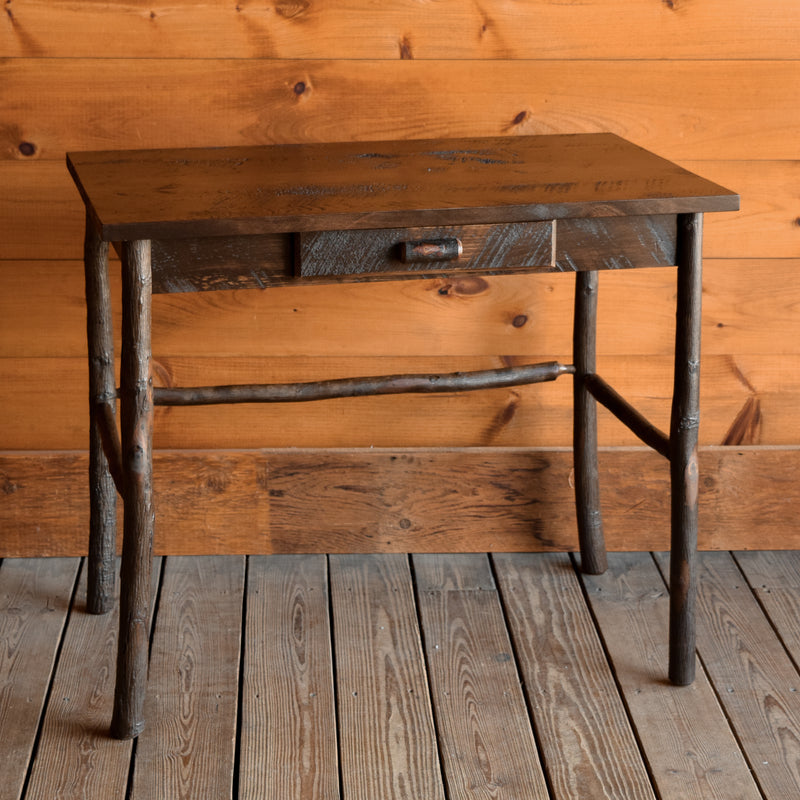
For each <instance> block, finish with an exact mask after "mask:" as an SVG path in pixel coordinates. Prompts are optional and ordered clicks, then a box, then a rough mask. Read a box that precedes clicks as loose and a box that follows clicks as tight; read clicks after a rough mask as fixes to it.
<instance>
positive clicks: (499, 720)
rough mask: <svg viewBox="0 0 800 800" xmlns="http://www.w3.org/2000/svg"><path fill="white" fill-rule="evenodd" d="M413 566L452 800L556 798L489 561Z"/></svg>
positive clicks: (425, 560) (425, 558)
mask: <svg viewBox="0 0 800 800" xmlns="http://www.w3.org/2000/svg"><path fill="white" fill-rule="evenodd" d="M413 565H414V575H415V579H416V581H417V594H418V598H419V599H418V602H419V612H420V621H421V623H422V629H423V634H424V642H425V654H426V657H427V664H428V675H429V680H430V686H431V696H432V699H433V708H434V713H435V716H436V722H437V725H436V729H437V735H438V737H439V739H440V740H444V741H446V742H447V743H448V747H446V748H442V749H441V758H442V770H443V772H444V777H445V782H446V784H447V796H448V798H450V800H477V798H484V797H492V798H497V800H512V799H516V798H520V797H525V798H530V800H535V799H539V800H548V797H549V795H548V791H547V784H546V783H545V779H544V774H543V772H542V767H541V765H540V763H539V754H538V752H537V749H536V741H535V739H534V737H533V732H532V730H531V724H530V720H529V719H528V712H527V709H526V707H525V698H524V696H523V693H522V689H521V687H520V677H519V674H518V672H517V667H516V664H515V661H514V655H513V650H512V647H511V641H510V640H509V638H508V632H507V631H506V627H505V619H504V616H503V610H502V607H501V605H500V599H499V596H498V592H497V590H496V589H495V588H494V582H493V579H492V575H491V571H490V568H489V561H488V558H487V557H486V555H484V554H475V555H450V556H442V555H417V556H414V560H413ZM454 584H455V586H454ZM456 587H457V588H456Z"/></svg>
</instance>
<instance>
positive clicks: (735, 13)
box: [0, 0, 798, 60]
mask: <svg viewBox="0 0 800 800" xmlns="http://www.w3.org/2000/svg"><path fill="white" fill-rule="evenodd" d="M615 8H616V9H617V11H618V13H616V14H609V13H608V3H605V2H602V0H591V1H590V2H587V0H581V2H576V1H575V0H571V1H570V2H560V3H550V2H546V0H525V2H519V3H515V4H514V6H513V8H510V7H509V6H508V5H507V4H506V3H504V2H502V0H487V1H486V2H483V3H481V5H480V6H479V7H478V6H470V5H464V4H463V3H459V2H458V0H446V2H438V3H436V4H435V5H432V6H430V5H422V6H421V5H418V4H416V3H403V4H400V5H397V6H388V7H380V8H377V7H376V6H374V5H373V4H372V3H370V2H367V0H359V2H352V3H348V4H347V6H345V7H341V6H340V5H338V4H336V3H335V2H331V0H316V1H315V2H294V1H293V0H281V2H277V3H274V4H272V5H256V4H252V5H251V4H247V5H244V4H242V5H239V6H231V5H230V4H228V3H225V2H222V0H215V2H206V3H198V2H196V0H181V2H171V3H170V4H169V5H164V4H162V3H144V2H141V1H140V0H137V2H132V3H126V4H125V5H124V6H122V5H108V6H104V7H102V9H101V10H98V9H97V7H96V5H95V4H94V3H92V2H89V0H83V2H77V3H70V4H69V6H66V5H64V4H61V3H56V4H50V3H47V2H46V0H38V2H37V0H28V1H27V2H21V0H17V2H14V3H13V5H10V6H9V10H8V12H7V13H8V14H9V16H10V18H11V20H12V22H13V24H11V25H7V26H5V27H4V28H2V29H0V48H2V51H3V52H4V53H7V54H8V55H9V56H17V57H19V56H39V57H41V56H58V57H62V58H63V57H66V58H74V57H87V56H88V57H94V56H97V55H104V56H126V57H132V58H153V57H162V56H163V54H164V52H165V50H167V49H169V52H170V54H171V55H172V57H174V58H192V57H201V58H205V57H207V56H208V54H209V53H210V52H213V53H214V55H215V56H227V57H231V58H256V57H269V58H276V59H282V58H334V59H348V58H380V59H403V60H408V59H430V58H452V59H469V58H478V59H505V58H513V59H516V58H525V59H539V58H549V57H558V58H592V59H606V58H620V57H621V58H632V59H651V58H663V59H686V58H704V59H718V58H737V59H760V58H761V59H763V58H769V59H775V58H787V59H791V58H794V57H795V54H796V48H795V45H796V43H797V36H798V27H797V24H796V19H795V17H794V15H793V14H792V13H791V12H792V11H793V10H794V6H793V5H792V3H791V0H765V2H762V3H760V4H759V7H758V12H757V13H756V12H755V11H754V9H753V6H752V4H750V3H747V2H746V1H745V0H732V1H729V2H724V0H709V2H705V3H702V4H699V5H698V4H692V5H687V6H683V5H678V4H675V5H672V6H670V5H663V6H661V5H658V4H656V3H651V2H646V1H645V0H617V2H616V3H615ZM444 33H446V34H447V35H443V34H444Z"/></svg>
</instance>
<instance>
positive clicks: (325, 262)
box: [295, 221, 555, 278]
mask: <svg viewBox="0 0 800 800" xmlns="http://www.w3.org/2000/svg"><path fill="white" fill-rule="evenodd" d="M553 227H554V226H553V223H552V222H551V221H547V222H517V223H507V224H499V225H497V224H495V225H463V226H442V227H437V228H380V229H376V230H345V231H314V232H310V233H299V234H297V236H296V239H295V244H296V249H295V274H296V275H298V276H300V277H303V278H310V277H322V276H328V277H336V276H347V275H351V276H357V275H361V276H364V277H367V276H370V275H374V276H379V275H380V276H387V277H388V276H390V275H392V274H405V275H408V274H409V273H420V274H430V275H435V274H437V273H456V272H463V271H470V270H476V271H480V272H483V273H493V272H503V271H504V270H513V269H515V268H517V269H519V268H527V269H548V268H551V267H552V266H553V263H554V248H555V242H554V237H553Z"/></svg>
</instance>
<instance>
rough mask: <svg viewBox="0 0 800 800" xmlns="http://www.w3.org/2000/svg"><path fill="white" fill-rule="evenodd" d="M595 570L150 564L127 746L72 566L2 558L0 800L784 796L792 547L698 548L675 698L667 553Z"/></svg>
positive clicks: (444, 563) (793, 793)
mask: <svg viewBox="0 0 800 800" xmlns="http://www.w3.org/2000/svg"><path fill="white" fill-rule="evenodd" d="M609 561H610V567H609V570H608V572H607V573H606V574H605V575H601V576H583V575H581V574H580V573H579V571H578V570H577V569H576V565H575V561H574V559H573V558H572V557H570V556H569V555H568V554H545V553H535V554H494V555H487V554H462V555H457V556H454V555H448V556H437V555H430V554H425V555H414V556H406V555H402V554H389V555H342V554H336V555H330V556H324V555H312V556H251V557H249V558H245V557H242V556H232V557H229V556H226V557H218V556H214V557H188V556H182V557H168V558H165V559H164V560H163V562H159V563H158V565H157V568H156V569H155V570H154V573H153V597H154V604H153V608H154V612H153V620H152V645H151V657H150V679H149V680H150V683H149V687H148V701H147V706H146V713H147V727H146V729H145V732H144V733H143V734H142V735H141V736H140V737H139V739H138V740H137V741H136V743H132V742H117V741H114V740H112V739H110V738H109V737H108V734H107V731H108V726H109V723H110V719H111V709H112V699H113V681H114V662H115V652H116V639H117V633H116V631H117V618H116V613H112V614H108V615H105V616H93V615H89V614H88V613H86V603H85V591H86V590H85V582H84V577H83V573H84V571H85V570H84V569H83V568H82V565H81V561H80V560H79V559H19V560H14V559H6V560H5V561H3V562H2V563H0V725H1V726H2V727H0V764H2V766H3V770H2V780H0V800H54V798H58V800H65V799H68V798H75V799H76V800H78V799H81V800H145V799H149V798H159V800H182V799H183V798H192V799H193V800H194V798H213V799H214V800H225V798H231V800H256V798H259V799H260V798H280V800H339V798H342V800H412V799H413V800H478V799H479V798H480V800H512V798H513V799H514V800H578V798H580V800H584V799H585V798H591V799H592V800H611V798H615V800H616V798H625V800H686V799H687V798H691V799H692V800H787V799H788V798H793V797H800V676H799V675H798V664H800V551H798V552H794V551H791V552H786V551H782V552H737V553H703V554H701V557H700V590H699V595H698V604H697V609H698V634H699V635H698V676H697V680H696V682H695V683H694V685H693V686H691V687H683V688H676V687H673V686H671V685H669V684H668V682H667V681H666V666H667V617H668V604H669V599H668V594H667V589H666V585H665V582H664V579H663V570H664V568H665V567H666V566H667V559H666V557H665V556H664V555H663V554H650V553H612V554H610V558H609ZM162 567H163V568H162ZM660 570H661V571H660Z"/></svg>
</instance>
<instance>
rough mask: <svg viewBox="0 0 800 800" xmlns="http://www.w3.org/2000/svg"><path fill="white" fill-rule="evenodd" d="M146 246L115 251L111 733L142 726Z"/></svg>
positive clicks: (148, 445) (147, 488) (149, 422)
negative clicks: (118, 485)
mask: <svg viewBox="0 0 800 800" xmlns="http://www.w3.org/2000/svg"><path fill="white" fill-rule="evenodd" d="M150 300H151V274H150V242H149V241H135V242H125V243H124V245H123V251H122V375H121V398H120V402H121V407H120V411H121V417H122V437H121V438H122V472H123V495H124V502H125V516H124V532H123V547H122V572H121V578H120V581H121V587H120V628H119V651H118V655H117V685H116V694H115V698H114V717H113V720H112V723H111V733H112V735H113V736H115V737H117V738H119V739H127V738H131V737H134V736H138V735H139V734H140V733H141V731H142V729H143V728H144V698H145V689H146V684H147V662H148V647H149V636H148V620H149V616H150V571H151V562H152V556H153V525H154V512H153V498H152V489H153V487H152V484H153V452H152V442H153V383H152V378H151V374H150Z"/></svg>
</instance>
